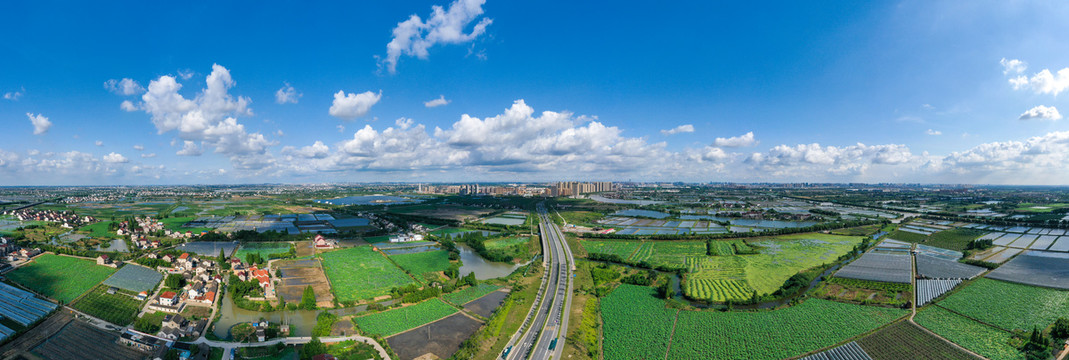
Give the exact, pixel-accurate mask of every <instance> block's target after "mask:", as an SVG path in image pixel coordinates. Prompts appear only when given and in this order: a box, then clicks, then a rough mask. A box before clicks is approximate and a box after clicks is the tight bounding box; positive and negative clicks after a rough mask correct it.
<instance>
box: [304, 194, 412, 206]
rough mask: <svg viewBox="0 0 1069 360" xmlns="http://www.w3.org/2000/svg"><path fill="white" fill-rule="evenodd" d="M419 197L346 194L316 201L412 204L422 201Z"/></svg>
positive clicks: (356, 203)
mask: <svg viewBox="0 0 1069 360" xmlns="http://www.w3.org/2000/svg"><path fill="white" fill-rule="evenodd" d="M422 201H423V200H420V199H410V198H406V197H400V196H391V195H364V196H348V197H343V198H337V199H328V200H316V202H317V203H323V204H332V205H379V204H383V205H385V204H414V203H418V202H422Z"/></svg>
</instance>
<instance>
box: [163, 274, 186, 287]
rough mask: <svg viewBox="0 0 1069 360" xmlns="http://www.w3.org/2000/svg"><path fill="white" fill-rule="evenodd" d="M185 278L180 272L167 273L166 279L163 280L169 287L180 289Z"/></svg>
mask: <svg viewBox="0 0 1069 360" xmlns="http://www.w3.org/2000/svg"><path fill="white" fill-rule="evenodd" d="M185 282H186V279H185V278H184V277H182V274H170V275H167V280H165V281H164V283H163V284H164V285H166V286H167V287H168V288H171V289H180V288H182V286H184V285H185Z"/></svg>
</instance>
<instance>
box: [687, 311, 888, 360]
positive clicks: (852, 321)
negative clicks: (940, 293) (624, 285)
mask: <svg viewBox="0 0 1069 360" xmlns="http://www.w3.org/2000/svg"><path fill="white" fill-rule="evenodd" d="M907 313H908V312H907V311H905V310H899V309H889V308H881V307H869V306H860V305H851V304H843V303H837V302H832V301H825V300H820V299H810V300H806V301H805V302H803V303H801V304H799V305H795V306H793V307H790V308H787V309H783V310H775V311H760V312H717V311H680V313H679V320H678V322H677V323H676V329H675V336H674V337H672V348H671V350H670V351H669V353H668V358H669V359H783V358H788V357H792V356H798V355H801V354H803V353H806V352H809V351H813V350H817V349H820V348H824V347H828V346H832V345H835V344H836V343H839V342H841V341H843V340H846V339H849V338H851V337H854V336H857V335H858V334H861V333H864V332H866V331H870V330H872V329H875V328H877V327H880V326H882V325H883V324H886V323H888V322H891V321H894V320H895V319H897V318H900V317H902V316H905V315H907ZM709 339H717V341H709Z"/></svg>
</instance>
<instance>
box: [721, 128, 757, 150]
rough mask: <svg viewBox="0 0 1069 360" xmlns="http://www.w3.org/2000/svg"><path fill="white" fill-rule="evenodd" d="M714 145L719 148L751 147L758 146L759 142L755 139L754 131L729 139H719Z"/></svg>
mask: <svg viewBox="0 0 1069 360" xmlns="http://www.w3.org/2000/svg"><path fill="white" fill-rule="evenodd" d="M713 144H714V145H716V146H719V147H750V146H754V145H757V140H755V139H754V136H753V131H751V132H748V133H745V134H742V135H739V136H732V137H729V138H722V137H718V138H716V140H715V141H713Z"/></svg>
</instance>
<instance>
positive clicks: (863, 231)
mask: <svg viewBox="0 0 1069 360" xmlns="http://www.w3.org/2000/svg"><path fill="white" fill-rule="evenodd" d="M879 230H880V225H879V224H876V225H865V226H857V227H852V228H845V229H836V230H832V231H831V233H832V234H835V235H847V236H865V235H872V234H875V233H877V232H879Z"/></svg>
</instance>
